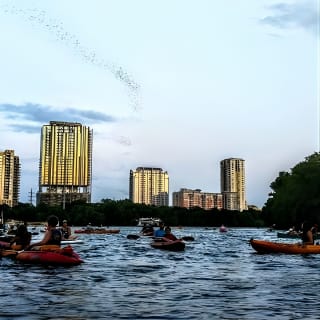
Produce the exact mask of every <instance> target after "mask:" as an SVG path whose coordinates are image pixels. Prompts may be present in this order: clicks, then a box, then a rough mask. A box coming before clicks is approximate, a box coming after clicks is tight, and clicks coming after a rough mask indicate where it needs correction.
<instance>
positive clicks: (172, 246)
mask: <svg viewBox="0 0 320 320" xmlns="http://www.w3.org/2000/svg"><path fill="white" fill-rule="evenodd" d="M151 246H152V247H153V248H155V249H162V250H169V251H183V250H184V249H185V246H186V245H185V243H184V242H183V241H182V240H174V241H172V240H160V241H158V240H155V241H152V242H151Z"/></svg>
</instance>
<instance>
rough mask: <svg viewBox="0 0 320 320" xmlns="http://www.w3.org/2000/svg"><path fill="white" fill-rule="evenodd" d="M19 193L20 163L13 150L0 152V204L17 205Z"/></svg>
mask: <svg viewBox="0 0 320 320" xmlns="http://www.w3.org/2000/svg"><path fill="white" fill-rule="evenodd" d="M19 191H20V162H19V157H18V156H15V155H14V150H5V151H0V204H6V205H8V206H9V207H14V206H16V205H18V202H19Z"/></svg>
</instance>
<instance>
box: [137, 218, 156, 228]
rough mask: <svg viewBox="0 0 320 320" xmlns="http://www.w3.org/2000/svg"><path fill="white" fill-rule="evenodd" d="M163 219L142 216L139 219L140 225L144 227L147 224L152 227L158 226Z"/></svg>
mask: <svg viewBox="0 0 320 320" xmlns="http://www.w3.org/2000/svg"><path fill="white" fill-rule="evenodd" d="M160 222H161V219H159V218H140V219H139V220H138V224H137V226H138V227H143V226H145V225H150V226H152V227H158V226H159V223H160Z"/></svg>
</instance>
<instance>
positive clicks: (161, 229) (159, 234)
mask: <svg viewBox="0 0 320 320" xmlns="http://www.w3.org/2000/svg"><path fill="white" fill-rule="evenodd" d="M165 234H166V233H165V231H164V223H163V222H160V224H159V229H158V230H156V232H155V233H154V236H155V237H157V238H162V237H164V235H165Z"/></svg>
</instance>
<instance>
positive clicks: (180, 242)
mask: <svg viewBox="0 0 320 320" xmlns="http://www.w3.org/2000/svg"><path fill="white" fill-rule="evenodd" d="M141 235H142V236H143V237H145V236H146V235H145V234H141ZM148 237H150V238H151V242H150V245H151V247H153V248H155V249H162V250H168V251H183V250H184V249H185V247H186V244H185V241H194V237H192V236H184V237H182V238H180V239H176V240H170V239H168V238H166V237H154V236H153V235H151V234H150V235H148ZM139 238H140V236H139V235H137V234H128V235H127V239H130V240H137V239H139Z"/></svg>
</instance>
